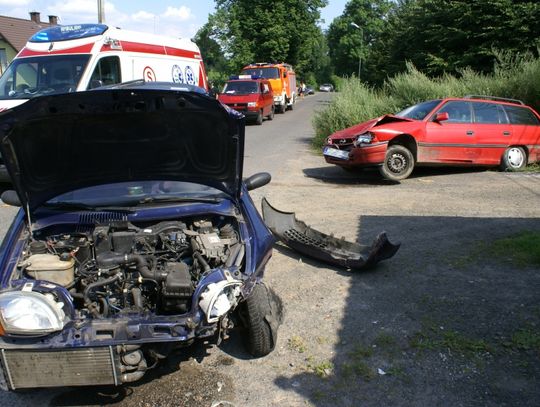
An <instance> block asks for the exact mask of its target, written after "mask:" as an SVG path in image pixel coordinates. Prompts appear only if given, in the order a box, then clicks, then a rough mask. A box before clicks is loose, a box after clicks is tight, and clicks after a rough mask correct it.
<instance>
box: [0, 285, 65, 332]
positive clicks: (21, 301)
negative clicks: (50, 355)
mask: <svg viewBox="0 0 540 407" xmlns="http://www.w3.org/2000/svg"><path fill="white" fill-rule="evenodd" d="M62 306H63V304H62V303H58V302H56V301H54V299H53V298H52V295H51V294H40V293H37V292H32V291H10V292H7V293H3V294H0V323H1V324H2V331H3V333H6V334H14V335H27V336H40V335H46V334H49V333H51V332H56V331H60V330H61V329H62V328H63V327H64V318H65V314H64V311H63V310H62Z"/></svg>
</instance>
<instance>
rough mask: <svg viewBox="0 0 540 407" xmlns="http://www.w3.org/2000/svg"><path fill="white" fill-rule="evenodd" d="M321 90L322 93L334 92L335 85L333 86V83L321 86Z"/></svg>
mask: <svg viewBox="0 0 540 407" xmlns="http://www.w3.org/2000/svg"><path fill="white" fill-rule="evenodd" d="M319 90H320V91H321V92H333V91H334V85H332V84H331V83H323V84H322V85H321V86H319Z"/></svg>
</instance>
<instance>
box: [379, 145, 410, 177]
mask: <svg viewBox="0 0 540 407" xmlns="http://www.w3.org/2000/svg"><path fill="white" fill-rule="evenodd" d="M413 169H414V157H413V155H412V153H411V151H410V150H409V149H408V148H407V147H405V146H402V145H399V144H394V145H393V146H390V147H388V150H387V151H386V156H385V157H384V162H383V164H382V167H381V168H380V172H381V175H382V176H383V177H384V178H386V179H389V180H390V181H400V180H402V179H405V178H407V177H408V176H409V175H411V173H412V171H413Z"/></svg>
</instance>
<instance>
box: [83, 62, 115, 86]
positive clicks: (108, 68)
mask: <svg viewBox="0 0 540 407" xmlns="http://www.w3.org/2000/svg"><path fill="white" fill-rule="evenodd" d="M121 82H122V74H121V70H120V58H119V57H118V56H117V55H109V56H104V57H101V58H99V59H98V60H97V62H96V66H95V68H94V70H93V71H92V75H91V77H90V81H89V83H88V86H87V89H94V88H98V87H100V86H107V85H114V84H116V83H121Z"/></svg>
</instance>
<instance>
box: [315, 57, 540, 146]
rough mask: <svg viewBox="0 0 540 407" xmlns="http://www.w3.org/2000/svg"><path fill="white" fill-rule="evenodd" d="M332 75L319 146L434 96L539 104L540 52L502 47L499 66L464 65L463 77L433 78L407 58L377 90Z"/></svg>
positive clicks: (320, 116)
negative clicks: (484, 69) (487, 70)
mask: <svg viewBox="0 0 540 407" xmlns="http://www.w3.org/2000/svg"><path fill="white" fill-rule="evenodd" d="M332 79H333V82H334V84H335V85H336V86H337V89H338V90H339V93H338V94H336V95H335V97H334V99H333V100H332V101H331V102H330V104H329V106H328V107H327V108H325V109H324V110H321V111H319V112H317V113H316V114H315V117H314V119H313V125H314V128H315V138H314V140H313V146H314V147H315V148H320V147H321V146H322V145H323V144H324V140H325V139H326V138H327V137H328V136H329V135H330V134H332V133H334V132H336V131H338V130H341V129H344V128H346V127H350V126H352V125H354V124H357V123H361V122H363V121H366V120H369V119H372V118H375V117H378V116H381V115H383V114H388V113H395V112H398V111H400V110H402V109H403V108H405V107H407V106H410V105H412V104H415V103H418V102H421V101H424V100H429V99H437V98H444V97H462V96H465V95H469V94H474V95H489V96H499V97H506V98H512V99H520V100H522V101H524V102H525V103H526V104H528V105H530V106H532V107H533V108H534V109H535V110H537V111H539V110H540V58H535V57H533V56H532V55H530V54H525V55H521V54H517V55H516V54H510V53H502V52H500V53H498V54H497V64H496V66H495V69H494V72H493V74H489V75H486V74H481V73H478V72H475V71H473V70H472V69H464V70H462V71H461V72H460V76H459V77H456V76H453V75H444V76H442V77H438V78H429V77H428V76H426V75H425V74H424V73H422V72H420V71H419V70H417V69H416V68H415V67H414V66H413V65H412V64H410V63H408V64H407V70H406V71H405V72H402V73H400V74H398V75H396V76H394V77H393V78H390V79H388V80H387V81H386V82H385V83H384V85H383V86H382V88H381V89H378V90H376V89H372V88H369V87H367V86H366V85H365V84H364V83H362V82H361V81H360V80H358V78H355V77H352V78H339V80H338V79H335V78H332Z"/></svg>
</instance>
